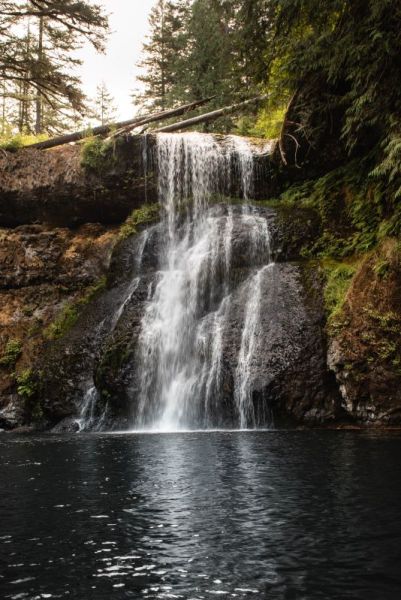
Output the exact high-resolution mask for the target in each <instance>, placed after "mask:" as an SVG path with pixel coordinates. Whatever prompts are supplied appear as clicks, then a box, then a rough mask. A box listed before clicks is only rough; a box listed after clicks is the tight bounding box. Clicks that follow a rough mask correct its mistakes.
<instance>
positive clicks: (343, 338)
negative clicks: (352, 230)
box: [328, 239, 401, 426]
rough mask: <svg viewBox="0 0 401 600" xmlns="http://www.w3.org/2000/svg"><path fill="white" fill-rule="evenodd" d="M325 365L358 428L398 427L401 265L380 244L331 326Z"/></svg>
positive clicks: (395, 251) (396, 254) (395, 249)
mask: <svg viewBox="0 0 401 600" xmlns="http://www.w3.org/2000/svg"><path fill="white" fill-rule="evenodd" d="M328 360H329V364H330V368H331V369H332V372H333V373H334V374H335V376H336V379H337V382H338V385H339V388H340V392H341V396H342V406H343V409H344V411H345V412H346V413H347V414H348V415H350V417H352V418H353V419H354V420H355V421H356V422H357V423H360V424H365V425H372V426H375V425H376V426H380V425H387V426H399V425H400V423H401V261H400V248H399V243H398V241H397V240H395V239H388V240H386V241H384V242H383V243H382V244H381V245H380V246H379V247H378V248H377V249H376V251H375V252H373V253H370V254H369V255H368V256H367V257H366V258H365V259H364V260H363V261H362V263H361V265H360V267H359V269H358V271H357V273H356V275H355V277H354V279H353V281H352V283H351V287H350V289H349V291H348V293H347V297H346V299H345V304H344V306H343V309H342V311H341V312H340V313H339V314H338V315H337V318H336V319H335V320H334V322H333V323H332V327H331V336H330V344H329V352H328Z"/></svg>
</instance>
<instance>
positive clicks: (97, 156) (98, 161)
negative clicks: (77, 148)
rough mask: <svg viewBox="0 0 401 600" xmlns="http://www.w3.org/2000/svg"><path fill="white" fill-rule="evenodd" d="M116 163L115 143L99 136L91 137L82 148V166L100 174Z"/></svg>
mask: <svg viewBox="0 0 401 600" xmlns="http://www.w3.org/2000/svg"><path fill="white" fill-rule="evenodd" d="M114 163H115V155H114V144H113V142H110V141H104V140H102V139H101V138H99V137H95V138H90V139H89V140H88V141H87V142H85V143H84V145H83V146H82V150H81V166H82V167H83V168H84V169H86V170H87V171H93V172H95V173H97V174H98V175H100V174H101V173H102V171H103V170H104V169H105V168H107V167H110V166H113V164H114Z"/></svg>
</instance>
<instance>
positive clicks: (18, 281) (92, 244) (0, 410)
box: [0, 225, 115, 429]
mask: <svg viewBox="0 0 401 600" xmlns="http://www.w3.org/2000/svg"><path fill="white" fill-rule="evenodd" d="M114 243H115V230H113V229H112V228H105V227H103V226H101V225H84V226H82V227H80V228H78V229H77V230H75V231H71V230H69V229H65V228H63V229H54V228H51V227H49V226H45V225H26V226H20V227H17V228H15V229H1V230H0V349H1V350H0V428H6V429H9V428H16V427H19V426H21V425H25V424H27V423H31V422H32V409H33V408H34V406H33V405H34V403H36V401H37V400H38V401H39V398H35V395H36V394H37V393H39V389H38V387H37V386H38V379H39V377H38V376H39V373H40V370H41V367H40V364H41V361H42V357H43V356H44V354H45V353H46V351H47V350H48V349H49V351H50V352H51V347H52V345H53V343H54V342H52V341H51V338H52V337H53V335H54V334H55V333H57V332H56V331H53V329H51V326H52V324H53V323H54V322H55V320H57V318H58V317H59V315H60V314H63V313H64V311H65V310H66V309H67V308H68V307H73V306H75V303H77V302H78V301H79V300H80V299H81V298H82V297H83V296H85V294H86V292H87V290H88V289H91V288H92V286H94V285H95V286H96V285H97V283H98V282H99V280H100V278H101V277H102V276H103V275H104V274H105V273H106V271H107V269H108V265H109V260H110V256H111V253H112V248H113V246H114ZM60 368H61V365H59V364H56V365H55V366H54V372H53V374H52V375H53V377H54V379H55V381H57V376H58V371H59V369H60ZM18 392H21V393H18ZM59 401H60V402H62V399H60V400H59ZM50 412H53V407H52V408H51V411H50ZM38 416H39V415H38ZM40 416H41V417H42V415H40Z"/></svg>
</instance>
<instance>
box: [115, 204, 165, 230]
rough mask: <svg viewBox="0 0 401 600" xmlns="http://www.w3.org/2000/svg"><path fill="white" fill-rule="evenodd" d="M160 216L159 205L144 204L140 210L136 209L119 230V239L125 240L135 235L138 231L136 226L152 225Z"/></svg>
mask: <svg viewBox="0 0 401 600" xmlns="http://www.w3.org/2000/svg"><path fill="white" fill-rule="evenodd" d="M159 216H160V204H159V203H154V204H144V205H143V206H141V207H140V208H136V209H135V210H134V211H133V212H132V213H131V215H130V216H129V217H128V219H127V220H126V221H125V223H124V224H123V225H122V226H121V228H120V238H121V239H126V238H128V237H130V236H131V235H135V234H136V233H137V231H138V226H140V225H145V224H149V223H153V222H154V221H157V219H158V218H159Z"/></svg>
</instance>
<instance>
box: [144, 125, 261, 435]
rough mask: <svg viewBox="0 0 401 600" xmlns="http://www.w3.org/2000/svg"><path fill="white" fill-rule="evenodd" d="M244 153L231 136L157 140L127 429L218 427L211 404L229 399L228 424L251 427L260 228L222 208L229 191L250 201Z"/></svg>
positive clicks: (248, 215) (254, 217)
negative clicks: (152, 240)
mask: <svg viewBox="0 0 401 600" xmlns="http://www.w3.org/2000/svg"><path fill="white" fill-rule="evenodd" d="M253 157H254V150H253V149H252V147H251V145H250V144H249V143H248V142H247V141H246V140H244V139H241V138H236V137H235V136H229V137H228V138H224V140H223V141H221V142H219V141H218V140H216V139H215V138H214V137H213V136H211V135H207V134H199V133H190V134H159V135H158V137H157V165H158V186H159V201H160V203H161V206H162V210H163V217H162V232H163V233H162V243H161V244H160V250H159V256H158V261H159V267H158V272H157V274H156V278H155V281H154V283H153V285H152V286H150V289H149V295H148V301H147V302H146V305H145V309H144V314H143V317H142V322H141V329H140V335H139V339H138V344H137V354H136V361H135V365H134V366H133V368H134V369H137V371H138V380H139V389H138V392H137V398H136V401H135V407H136V408H135V411H134V412H135V417H134V421H135V428H137V429H149V428H150V429H157V430H175V429H186V428H191V429H192V428H210V427H213V426H216V424H217V425H219V424H220V420H219V406H220V405H221V403H224V402H227V395H230V394H231V400H232V399H234V402H233V403H232V405H233V408H232V412H233V415H232V419H231V421H232V422H234V423H236V425H237V426H238V427H241V428H248V427H254V426H255V424H256V421H255V414H254V410H253V406H252V377H253V370H252V365H253V362H254V361H255V360H256V358H257V353H258V345H259V337H260V335H261V330H260V326H259V323H260V304H261V298H262V295H263V286H265V285H267V284H268V279H269V277H270V276H271V273H272V269H271V266H272V258H271V250H270V235H269V228H268V224H267V221H266V218H264V217H263V216H261V215H259V214H258V212H257V211H256V210H254V209H252V208H250V207H247V206H245V205H244V206H240V207H236V206H235V205H234V206H232V205H230V203H224V202H223V200H224V196H229V195H235V196H241V197H242V198H243V199H244V202H245V203H246V201H247V199H248V198H249V197H250V196H251V193H252V185H253V178H254V164H253ZM233 174H234V175H233ZM234 247H235V248H236V252H235V260H234V264H233V248H234ZM241 261H242V264H241ZM244 264H246V265H247V266H248V270H247V272H246V274H245V275H244V274H243V273H242V271H243V269H241V266H243V265H244ZM249 267H250V268H249ZM238 286H239V289H240V294H239V295H238V294H237V295H236V297H235V299H234V297H233V290H234V288H238ZM239 302H240V303H241V305H242V310H241V311H240V312H241V313H242V315H241V318H240V320H239V322H238V323H237V324H236V330H235V331H234V333H233V332H231V335H235V336H236V338H237V339H238V349H237V350H236V352H237V357H236V362H237V365H236V369H235V372H234V373H233V374H232V377H231V379H232V382H231V388H232V389H231V390H227V389H225V388H227V383H226V380H227V378H226V377H223V373H224V370H225V364H224V363H225V347H226V346H227V344H228V343H231V342H229V340H228V336H227V333H228V331H227V329H228V326H230V328H231V329H232V319H231V318H230V314H231V311H232V310H233V305H234V304H237V305H238V303H239ZM223 380H224V381H223Z"/></svg>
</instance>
